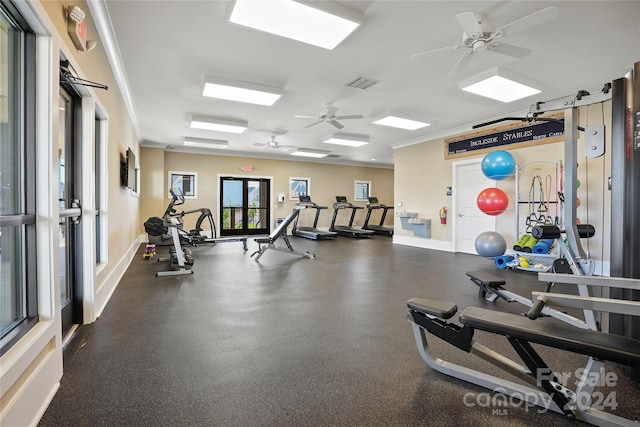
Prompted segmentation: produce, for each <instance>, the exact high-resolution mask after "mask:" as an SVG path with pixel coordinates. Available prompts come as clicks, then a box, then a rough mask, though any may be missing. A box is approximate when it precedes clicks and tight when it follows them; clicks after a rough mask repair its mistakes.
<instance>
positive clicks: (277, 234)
mask: <svg viewBox="0 0 640 427" xmlns="http://www.w3.org/2000/svg"><path fill="white" fill-rule="evenodd" d="M304 208H305V206H296V207H295V208H294V209H293V210H292V211H291V213H290V214H289V215H287V217H286V218H285V219H284V220H283V221H282V222H281V223H280V224H279V225H278V226H277V227H276V229H275V230H273V232H271V234H269V236H268V237H259V238H257V239H254V240H255V241H256V243H257V244H258V250H257V251H255V252H254V253H252V254H251V256H252V257H253V256H254V255H255V254H258V256H257V257H256V258H255V261H258V260H259V259H260V257H261V256H262V255H264V253H265V252H266V251H268V250H269V249H273V250H276V251H282V252H287V253H292V254H296V255H300V256H302V257H305V258H311V259H313V258H315V257H316V255H315V254H312V253H310V252H298V251H296V250H294V249H293V246H291V242H290V241H289V238H288V237H287V227H288V226H289V224H291V223H292V222H293V221H294V220H295V219H296V218H297V217H298V215H299V214H300V210H302V209H304ZM280 238H282V240H284V243H285V244H286V247H283V246H277V245H276V244H275V242H276V241H277V240H278V239H280Z"/></svg>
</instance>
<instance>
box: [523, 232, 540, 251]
mask: <svg viewBox="0 0 640 427" xmlns="http://www.w3.org/2000/svg"><path fill="white" fill-rule="evenodd" d="M536 243H538V239H536V238H535V237H533V236H532V237H531V238H530V239H529V240H527V243H525V244H524V246H523V247H522V252H526V253H528V254H530V253H533V247H534V246H535V245H536Z"/></svg>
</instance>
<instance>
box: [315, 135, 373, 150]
mask: <svg viewBox="0 0 640 427" xmlns="http://www.w3.org/2000/svg"><path fill="white" fill-rule="evenodd" d="M323 142H324V143H325V144H336V145H347V146H349V147H362V146H363V145H367V144H368V143H369V137H368V136H367V135H355V134H351V133H334V134H333V135H331V138H329V139H325V140H324V141H323Z"/></svg>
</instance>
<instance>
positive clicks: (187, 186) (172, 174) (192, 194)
mask: <svg viewBox="0 0 640 427" xmlns="http://www.w3.org/2000/svg"><path fill="white" fill-rule="evenodd" d="M169 190H173V191H174V192H175V193H176V194H180V193H182V195H183V196H184V198H185V199H197V198H198V173H197V172H180V171H169ZM168 196H169V198H171V192H169V193H168Z"/></svg>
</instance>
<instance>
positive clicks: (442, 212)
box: [440, 208, 447, 224]
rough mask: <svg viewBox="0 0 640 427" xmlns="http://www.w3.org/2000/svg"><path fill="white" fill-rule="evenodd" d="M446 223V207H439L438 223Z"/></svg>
mask: <svg viewBox="0 0 640 427" xmlns="http://www.w3.org/2000/svg"><path fill="white" fill-rule="evenodd" d="M446 223H447V208H442V209H440V224H446Z"/></svg>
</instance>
